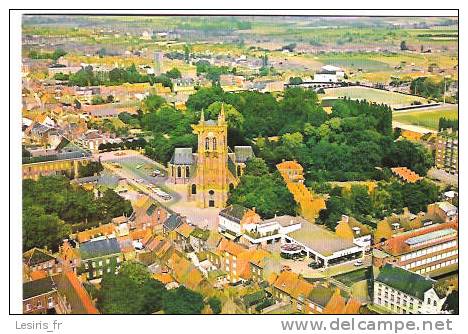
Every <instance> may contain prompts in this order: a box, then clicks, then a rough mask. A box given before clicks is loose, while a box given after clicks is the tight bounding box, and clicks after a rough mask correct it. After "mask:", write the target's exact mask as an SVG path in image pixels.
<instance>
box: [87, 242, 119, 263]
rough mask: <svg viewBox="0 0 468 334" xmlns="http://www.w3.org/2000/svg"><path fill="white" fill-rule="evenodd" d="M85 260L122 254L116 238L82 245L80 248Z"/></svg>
mask: <svg viewBox="0 0 468 334" xmlns="http://www.w3.org/2000/svg"><path fill="white" fill-rule="evenodd" d="M79 251H80V254H81V258H82V259H83V260H86V259H92V258H95V257H101V256H106V255H112V254H118V253H120V245H119V242H118V241H117V239H116V238H104V239H99V240H91V241H88V242H85V243H83V244H80V248H79Z"/></svg>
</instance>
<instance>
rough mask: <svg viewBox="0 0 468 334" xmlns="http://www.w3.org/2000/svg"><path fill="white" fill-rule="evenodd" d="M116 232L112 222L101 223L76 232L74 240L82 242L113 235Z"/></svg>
mask: <svg viewBox="0 0 468 334" xmlns="http://www.w3.org/2000/svg"><path fill="white" fill-rule="evenodd" d="M116 232H117V230H116V226H115V225H114V224H112V223H109V224H103V225H99V226H98V227H94V228H91V229H89V230H84V231H81V232H78V233H77V235H76V240H77V241H78V242H79V243H83V242H86V241H89V240H91V239H94V238H97V237H101V236H110V235H115V234H116Z"/></svg>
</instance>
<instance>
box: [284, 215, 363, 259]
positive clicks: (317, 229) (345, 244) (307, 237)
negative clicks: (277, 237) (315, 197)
mask: <svg viewBox="0 0 468 334" xmlns="http://www.w3.org/2000/svg"><path fill="white" fill-rule="evenodd" d="M288 235H289V236H290V237H291V238H293V239H294V240H296V241H297V242H299V243H301V244H303V245H305V246H307V247H309V248H310V249H313V250H315V251H316V252H318V253H320V254H322V255H324V256H330V255H333V253H335V252H338V251H341V250H345V249H348V248H352V247H354V244H353V242H352V241H351V240H347V239H344V238H342V237H339V236H338V235H336V234H335V233H333V232H331V231H329V230H327V229H326V228H325V227H322V226H319V225H316V224H312V223H309V222H307V223H305V224H303V225H302V228H301V229H300V230H297V231H294V232H291V233H289V234H288Z"/></svg>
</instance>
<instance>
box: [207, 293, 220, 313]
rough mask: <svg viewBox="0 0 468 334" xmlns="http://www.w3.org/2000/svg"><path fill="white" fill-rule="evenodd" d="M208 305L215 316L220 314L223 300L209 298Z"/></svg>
mask: <svg viewBox="0 0 468 334" xmlns="http://www.w3.org/2000/svg"><path fill="white" fill-rule="evenodd" d="M208 305H210V308H211V310H212V311H213V313H214V314H220V313H221V309H222V304H221V300H220V299H219V298H218V297H215V296H213V297H210V298H208Z"/></svg>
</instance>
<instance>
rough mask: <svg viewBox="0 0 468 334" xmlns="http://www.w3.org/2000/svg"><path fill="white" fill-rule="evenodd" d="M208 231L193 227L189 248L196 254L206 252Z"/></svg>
mask: <svg viewBox="0 0 468 334" xmlns="http://www.w3.org/2000/svg"><path fill="white" fill-rule="evenodd" d="M209 237H210V230H207V229H202V228H199V227H195V228H194V229H193V231H192V232H191V233H190V246H192V248H193V250H194V251H195V252H196V253H199V252H203V251H206V250H208V239H209Z"/></svg>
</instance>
